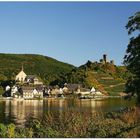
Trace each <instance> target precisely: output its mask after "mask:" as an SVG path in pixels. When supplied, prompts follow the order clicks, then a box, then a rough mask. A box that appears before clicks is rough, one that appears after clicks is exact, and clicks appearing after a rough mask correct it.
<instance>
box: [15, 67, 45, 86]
mask: <svg viewBox="0 0 140 140" xmlns="http://www.w3.org/2000/svg"><path fill="white" fill-rule="evenodd" d="M15 81H16V82H18V83H26V84H33V85H43V82H41V81H40V80H39V78H38V77H37V76H36V75H27V74H26V73H25V72H24V70H23V66H22V69H21V71H20V72H19V73H18V74H17V75H16V77H15Z"/></svg>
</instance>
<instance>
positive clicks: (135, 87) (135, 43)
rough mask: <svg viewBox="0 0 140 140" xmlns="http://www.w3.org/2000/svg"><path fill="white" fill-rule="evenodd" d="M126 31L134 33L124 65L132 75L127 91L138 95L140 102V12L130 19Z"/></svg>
mask: <svg viewBox="0 0 140 140" xmlns="http://www.w3.org/2000/svg"><path fill="white" fill-rule="evenodd" d="M126 29H127V30H128V34H129V35H132V34H133V33H134V34H133V37H131V38H130V42H129V44H128V47H127V50H126V55H125V57H124V63H125V65H126V66H127V69H128V70H129V71H130V72H131V73H132V75H131V76H130V78H129V80H128V81H127V84H126V91H127V92H128V93H129V92H131V93H132V95H133V94H134V93H136V94H137V95H138V99H139V102H140V86H139V85H140V61H139V60H140V32H139V31H140V12H137V13H136V14H135V15H134V16H131V17H130V18H129V21H128V23H127V25H126Z"/></svg>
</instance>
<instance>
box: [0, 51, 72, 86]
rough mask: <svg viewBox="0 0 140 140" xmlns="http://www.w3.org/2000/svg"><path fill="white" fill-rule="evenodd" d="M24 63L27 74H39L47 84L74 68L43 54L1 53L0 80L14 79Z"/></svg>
mask: <svg viewBox="0 0 140 140" xmlns="http://www.w3.org/2000/svg"><path fill="white" fill-rule="evenodd" d="M22 64H23V66H24V71H25V73H26V74H28V75H38V76H39V77H41V79H42V80H43V81H44V82H45V83H46V84H49V83H50V82H52V81H54V80H55V79H56V78H58V77H59V76H60V75H63V74H65V73H67V72H69V71H71V70H72V69H73V68H74V66H72V65H69V64H66V63H62V62H60V61H57V60H55V59H53V58H50V57H47V56H42V55H34V54H0V80H1V81H5V80H14V79H15V76H16V75H17V74H18V73H19V71H20V70H21V66H22Z"/></svg>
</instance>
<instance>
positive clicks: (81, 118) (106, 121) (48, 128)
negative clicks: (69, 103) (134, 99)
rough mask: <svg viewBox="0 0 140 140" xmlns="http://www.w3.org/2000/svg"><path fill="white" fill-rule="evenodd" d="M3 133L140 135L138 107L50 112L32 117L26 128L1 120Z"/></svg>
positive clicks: (18, 135)
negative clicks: (109, 110) (119, 109)
mask: <svg viewBox="0 0 140 140" xmlns="http://www.w3.org/2000/svg"><path fill="white" fill-rule="evenodd" d="M0 137H2V138H4V137H8V138H25V137H28V138H59V137H61V138H63V137H65V138H67V137H68V138H76V137H83V138H86V137H87V138H90V137H92V138H107V137H108V138H111V137H114V138H134V137H140V113H139V110H138V109H137V108H131V109H126V110H124V111H123V112H116V113H105V114H103V113H95V114H90V113H88V112H83V113H79V112H78V111H77V112H73V111H70V110H69V111H67V112H65V113H63V114H60V115H59V116H55V115H53V114H47V115H46V116H45V117H44V118H42V119H41V120H37V119H30V121H28V122H27V124H26V126H25V128H18V127H16V126H15V125H14V124H9V125H4V124H0Z"/></svg>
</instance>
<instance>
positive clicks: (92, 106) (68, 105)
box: [0, 98, 135, 126]
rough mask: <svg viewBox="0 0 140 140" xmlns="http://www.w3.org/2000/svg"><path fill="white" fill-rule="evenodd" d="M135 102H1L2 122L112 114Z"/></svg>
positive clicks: (117, 99)
mask: <svg viewBox="0 0 140 140" xmlns="http://www.w3.org/2000/svg"><path fill="white" fill-rule="evenodd" d="M134 104H135V100H131V101H128V100H124V99H120V98H114V99H105V100H102V101H94V100H90V99H89V100H88V99H85V100H80V99H44V100H24V101H17V100H0V122H1V123H9V122H14V123H15V124H16V125H19V126H22V125H24V124H25V122H26V121H27V120H28V119H29V118H30V117H33V118H40V117H43V115H45V114H47V113H55V114H56V115H57V114H58V115H59V114H61V113H63V111H67V110H70V109H72V110H75V111H80V112H81V113H82V112H83V111H89V112H91V113H94V112H101V111H102V112H110V111H117V110H120V109H121V108H123V107H129V106H133V105H134Z"/></svg>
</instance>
